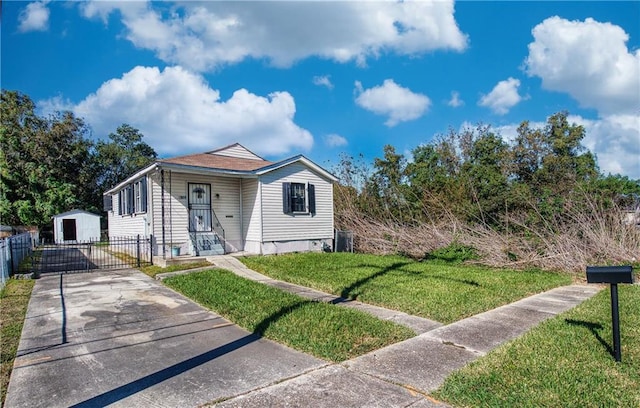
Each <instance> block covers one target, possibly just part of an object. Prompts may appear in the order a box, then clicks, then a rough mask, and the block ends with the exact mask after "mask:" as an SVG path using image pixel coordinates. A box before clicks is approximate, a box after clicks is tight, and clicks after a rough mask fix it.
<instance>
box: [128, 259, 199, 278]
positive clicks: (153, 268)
mask: <svg viewBox="0 0 640 408" xmlns="http://www.w3.org/2000/svg"><path fill="white" fill-rule="evenodd" d="M204 266H211V263H210V262H207V261H198V262H189V263H183V264H174V265H169V266H167V267H164V268H163V267H161V266H158V265H149V266H143V267H142V268H139V269H140V271H142V272H144V273H146V274H147V275H149V276H151V277H152V278H155V277H156V275H157V274H159V273H168V272H177V271H184V270H187V269H195V268H201V267H204Z"/></svg>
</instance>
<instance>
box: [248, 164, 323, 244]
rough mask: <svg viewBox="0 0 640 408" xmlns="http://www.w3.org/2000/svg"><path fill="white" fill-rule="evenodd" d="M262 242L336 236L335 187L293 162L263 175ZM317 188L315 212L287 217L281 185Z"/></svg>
mask: <svg viewBox="0 0 640 408" xmlns="http://www.w3.org/2000/svg"><path fill="white" fill-rule="evenodd" d="M260 181H261V184H262V188H261V191H262V195H261V205H262V234H263V235H262V241H263V242H271V241H296V240H304V241H307V240H318V239H330V238H332V237H333V184H331V183H330V182H329V181H327V180H326V179H324V178H323V177H321V176H319V175H318V174H316V173H315V172H313V171H311V170H310V169H309V168H308V167H307V166H305V165H303V164H301V163H293V164H290V165H288V166H285V167H282V168H280V169H278V170H274V171H272V172H269V173H267V174H265V175H263V176H262V177H261V179H260ZM283 182H289V183H304V184H307V183H310V184H313V185H314V186H315V199H316V213H315V214H310V213H305V214H285V213H284V212H283V205H282V183H283Z"/></svg>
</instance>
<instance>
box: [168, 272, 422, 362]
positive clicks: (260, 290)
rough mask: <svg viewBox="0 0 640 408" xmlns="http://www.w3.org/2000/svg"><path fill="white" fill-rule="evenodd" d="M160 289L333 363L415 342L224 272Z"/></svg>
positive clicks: (381, 324) (353, 314) (394, 328)
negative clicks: (178, 293) (393, 345)
mask: <svg viewBox="0 0 640 408" xmlns="http://www.w3.org/2000/svg"><path fill="white" fill-rule="evenodd" d="M164 283H165V284H166V285H167V286H169V287H171V288H173V289H175V290H177V291H179V292H181V293H182V294H184V295H185V296H187V297H189V298H191V299H193V300H195V301H196V302H198V303H200V304H202V305H203V306H205V307H208V308H210V309H212V310H214V311H216V312H217V313H219V314H220V315H221V316H223V317H224V318H226V319H228V320H231V321H232V322H234V323H236V324H238V325H239V326H241V327H243V328H245V329H247V330H248V331H250V332H253V333H256V334H258V335H260V336H263V337H266V338H269V339H271V340H274V341H277V342H279V343H282V344H285V345H287V346H289V347H292V348H294V349H296V350H300V351H302V352H305V353H308V354H312V355H314V356H316V357H319V358H322V359H325V360H329V361H333V362H338V361H343V360H347V359H349V358H352V357H355V356H358V355H362V354H364V353H367V352H369V351H372V350H375V349H378V348H380V347H384V346H386V345H389V344H392V343H396V342H398V341H401V340H405V339H408V338H410V337H413V336H414V333H413V332H412V331H411V330H409V329H407V328H405V327H402V326H400V325H397V324H395V323H392V322H388V321H382V320H378V319H376V318H374V317H373V316H370V315H368V314H366V313H363V312H360V311H357V310H352V309H347V308H342V307H337V306H335V305H330V304H326V303H320V302H313V301H310V300H307V299H303V298H301V297H299V296H297V295H293V294H290V293H287V292H283V291H281V290H279V289H276V288H273V287H269V286H266V285H263V284H260V283H258V282H254V281H250V280H247V279H244V278H241V277H238V276H236V275H234V274H233V273H231V272H229V271H226V270H222V269H212V270H208V271H204V272H196V273H193V274H189V275H181V276H175V277H171V278H168V279H166V280H165V281H164Z"/></svg>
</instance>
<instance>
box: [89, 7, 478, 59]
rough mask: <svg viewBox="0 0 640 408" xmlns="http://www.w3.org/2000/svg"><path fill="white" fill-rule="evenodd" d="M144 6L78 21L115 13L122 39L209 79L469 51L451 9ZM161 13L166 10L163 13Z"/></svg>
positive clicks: (93, 13)
mask: <svg viewBox="0 0 640 408" xmlns="http://www.w3.org/2000/svg"><path fill="white" fill-rule="evenodd" d="M158 7H160V6H157V5H155V4H152V3H149V2H146V3H143V2H110V3H108V4H103V3H102V2H98V1H91V2H88V3H86V4H83V5H82V6H81V8H82V12H83V15H84V16H85V17H88V18H95V17H99V18H102V20H103V21H105V22H106V18H107V16H108V15H109V14H110V13H111V12H113V11H114V10H116V9H117V10H119V11H120V13H121V16H122V21H123V23H124V25H125V26H126V27H127V30H126V33H125V35H126V38H128V39H129V40H130V41H131V42H132V43H133V44H135V45H136V46H137V47H140V48H145V49H149V50H152V51H154V52H155V53H156V55H157V56H158V57H159V58H161V59H162V60H163V61H165V62H167V63H170V64H179V65H182V66H185V67H188V68H190V69H192V70H196V71H208V70H213V69H216V68H218V67H221V66H224V65H226V64H233V63H238V62H240V61H242V60H244V59H247V58H254V59H263V58H264V59H266V60H268V61H269V62H270V63H272V64H273V65H275V66H279V67H288V66H290V65H291V64H293V63H294V62H296V61H298V60H301V59H304V58H308V57H311V56H318V57H321V58H326V59H331V60H335V61H338V62H348V61H355V62H356V63H358V64H359V65H365V64H366V60H367V59H368V58H377V57H378V56H379V55H380V54H382V53H387V52H388V53H395V54H399V55H416V54H423V53H426V52H430V51H433V50H438V49H449V50H455V51H462V50H464V49H465V48H466V47H467V36H466V35H465V34H463V33H462V32H461V31H460V29H459V28H458V25H457V23H456V21H455V18H454V5H453V1H451V0H447V1H442V0H433V1H417V2H413V1H407V2H359V1H342V2H269V1H265V2H244V1H238V2H217V1H216V2H189V1H184V2H180V3H178V4H177V5H175V7H173V8H172V9H171V10H170V12H166V10H165V11H164V13H162V12H160V11H159V10H158ZM165 8H166V7H165Z"/></svg>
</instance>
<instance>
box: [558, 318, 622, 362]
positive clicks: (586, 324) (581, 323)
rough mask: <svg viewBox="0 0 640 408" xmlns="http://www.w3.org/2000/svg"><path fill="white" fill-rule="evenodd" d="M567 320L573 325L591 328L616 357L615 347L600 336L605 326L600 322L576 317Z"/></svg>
mask: <svg viewBox="0 0 640 408" xmlns="http://www.w3.org/2000/svg"><path fill="white" fill-rule="evenodd" d="M564 321H565V322H567V323H569V324H570V325H572V326H579V327H584V328H586V329H589V331H590V332H591V334H593V335H594V336H595V338H596V339H597V340H598V341H599V342H600V344H602V346H603V347H604V348H605V349H606V350H607V352H609V354H611V356H612V357H615V352H614V351H613V347H612V346H611V345H610V344H609V343H608V342H607V341H606V340H605V339H603V338H602V336H600V333H599V330H602V329H603V327H602V325H601V324H600V323H593V322H585V321H584V320H574V319H564Z"/></svg>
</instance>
